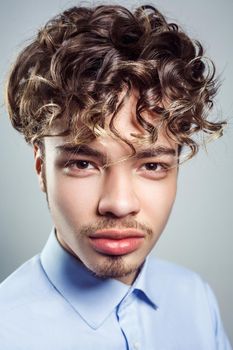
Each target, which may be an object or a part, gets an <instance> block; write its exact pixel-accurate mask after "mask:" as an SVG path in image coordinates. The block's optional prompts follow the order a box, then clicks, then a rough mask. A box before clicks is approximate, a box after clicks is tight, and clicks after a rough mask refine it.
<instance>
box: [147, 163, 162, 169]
mask: <svg viewBox="0 0 233 350" xmlns="http://www.w3.org/2000/svg"><path fill="white" fill-rule="evenodd" d="M144 166H145V168H146V170H150V171H155V170H157V169H158V168H159V167H161V166H160V165H159V164H158V163H146V164H145V165H144Z"/></svg>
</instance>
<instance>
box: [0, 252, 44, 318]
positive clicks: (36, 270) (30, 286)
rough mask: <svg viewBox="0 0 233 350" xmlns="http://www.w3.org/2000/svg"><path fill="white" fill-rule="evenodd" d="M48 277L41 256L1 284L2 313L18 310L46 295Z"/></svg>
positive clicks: (28, 262)
mask: <svg viewBox="0 0 233 350" xmlns="http://www.w3.org/2000/svg"><path fill="white" fill-rule="evenodd" d="M46 284H48V283H47V278H46V275H45V273H44V271H43V268H42V266H41V264H40V258H39V255H36V256H34V257H33V258H31V259H30V260H28V261H27V262H25V263H24V264H23V265H21V266H20V267H19V268H18V269H17V270H16V271H14V272H13V273H12V274H11V275H10V276H9V277H7V278H6V279H5V280H4V281H3V282H2V283H1V284H0V312H1V313H3V312H4V310H5V311H6V310H7V311H9V310H10V309H15V308H18V307H20V306H22V305H25V304H28V303H29V301H31V300H33V299H36V298H37V297H38V295H41V293H42V294H44V293H45V288H44V287H45V285H46Z"/></svg>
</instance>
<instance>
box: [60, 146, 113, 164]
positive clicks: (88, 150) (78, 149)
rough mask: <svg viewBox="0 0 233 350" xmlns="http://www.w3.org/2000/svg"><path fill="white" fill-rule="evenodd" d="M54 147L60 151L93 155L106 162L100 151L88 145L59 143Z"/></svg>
mask: <svg viewBox="0 0 233 350" xmlns="http://www.w3.org/2000/svg"><path fill="white" fill-rule="evenodd" d="M56 149H57V150H58V151H60V152H61V153H68V154H72V155H84V156H89V157H95V158H98V159H99V160H101V162H102V163H106V162H107V156H105V155H104V154H103V153H102V152H100V151H97V150H96V149H94V148H92V147H90V146H88V145H74V146H73V145H61V146H56Z"/></svg>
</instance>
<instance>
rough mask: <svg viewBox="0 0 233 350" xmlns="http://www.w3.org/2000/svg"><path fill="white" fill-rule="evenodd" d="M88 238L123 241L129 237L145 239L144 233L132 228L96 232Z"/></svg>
mask: <svg viewBox="0 0 233 350" xmlns="http://www.w3.org/2000/svg"><path fill="white" fill-rule="evenodd" d="M89 237H90V238H109V239H123V238H131V237H139V238H140V237H145V233H144V232H142V231H139V230H136V229H134V228H127V229H115V228H114V229H103V230H97V231H95V233H94V234H92V235H90V236H89Z"/></svg>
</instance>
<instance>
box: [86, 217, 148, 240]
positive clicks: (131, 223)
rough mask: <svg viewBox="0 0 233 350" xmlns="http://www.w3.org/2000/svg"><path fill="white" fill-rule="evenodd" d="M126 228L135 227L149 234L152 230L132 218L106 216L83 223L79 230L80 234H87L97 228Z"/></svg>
mask: <svg viewBox="0 0 233 350" xmlns="http://www.w3.org/2000/svg"><path fill="white" fill-rule="evenodd" d="M112 228H115V229H120V230H123V229H127V228H135V229H136V230H140V231H143V232H145V233H146V234H147V235H149V236H151V235H152V233H153V231H152V229H151V228H150V227H149V226H147V225H145V224H143V223H140V222H138V221H136V220H134V219H130V218H127V219H126V218H125V219H110V218H109V219H107V218H102V219H100V220H98V222H96V223H93V224H88V225H84V226H82V228H81V230H80V234H81V235H83V236H87V235H90V234H92V233H94V232H95V231H97V230H103V229H112Z"/></svg>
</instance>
